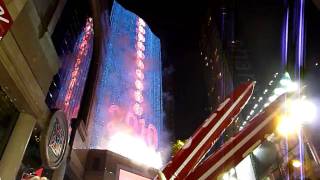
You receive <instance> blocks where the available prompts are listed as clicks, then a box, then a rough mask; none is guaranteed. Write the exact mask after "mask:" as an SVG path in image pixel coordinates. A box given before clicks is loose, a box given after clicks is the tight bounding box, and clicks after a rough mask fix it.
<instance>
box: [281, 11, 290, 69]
mask: <svg viewBox="0 0 320 180" xmlns="http://www.w3.org/2000/svg"><path fill="white" fill-rule="evenodd" d="M286 6H287V5H286ZM288 26H289V7H286V13H285V17H284V25H283V31H282V66H283V67H285V66H286V65H287V62H288V33H289V32H288V31H289V29H288Z"/></svg>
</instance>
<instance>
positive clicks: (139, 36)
mask: <svg viewBox="0 0 320 180" xmlns="http://www.w3.org/2000/svg"><path fill="white" fill-rule="evenodd" d="M138 41H140V42H145V41H146V38H145V37H144V35H143V34H141V33H138Z"/></svg>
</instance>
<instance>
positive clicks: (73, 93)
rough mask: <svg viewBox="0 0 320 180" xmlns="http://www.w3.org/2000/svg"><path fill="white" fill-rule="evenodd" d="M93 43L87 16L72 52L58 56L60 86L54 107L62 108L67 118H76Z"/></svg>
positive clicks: (91, 25) (89, 19)
mask: <svg viewBox="0 0 320 180" xmlns="http://www.w3.org/2000/svg"><path fill="white" fill-rule="evenodd" d="M92 45H93V22H92V18H88V19H87V21H86V24H85V26H84V28H83V30H82V32H81V34H80V36H79V38H78V40H77V43H76V45H75V47H74V50H73V51H72V52H68V51H66V53H64V54H63V55H61V56H60V59H61V60H62V66H61V68H60V70H59V75H60V77H61V88H60V90H59V95H58V97H57V100H56V102H55V105H54V107H55V108H59V109H62V110H63V111H64V112H65V113H66V116H67V119H71V118H76V117H77V115H78V111H79V106H80V101H81V98H82V95H83V91H84V85H85V82H86V78H87V74H88V71H89V66H90V61H91V56H92Z"/></svg>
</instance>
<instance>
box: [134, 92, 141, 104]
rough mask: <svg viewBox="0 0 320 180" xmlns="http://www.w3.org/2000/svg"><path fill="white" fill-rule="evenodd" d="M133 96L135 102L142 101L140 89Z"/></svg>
mask: <svg viewBox="0 0 320 180" xmlns="http://www.w3.org/2000/svg"><path fill="white" fill-rule="evenodd" d="M134 98H135V100H136V101H137V102H139V103H142V102H143V96H142V93H141V91H136V92H135V93H134Z"/></svg>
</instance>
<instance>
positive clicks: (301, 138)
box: [298, 129, 304, 180]
mask: <svg viewBox="0 0 320 180" xmlns="http://www.w3.org/2000/svg"><path fill="white" fill-rule="evenodd" d="M302 133H303V132H302V129H300V131H299V134H298V137H299V159H300V162H301V164H302V165H301V167H300V179H301V180H303V179H304V173H303V162H304V158H303V157H304V147H303V145H304V144H303V137H302Z"/></svg>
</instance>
